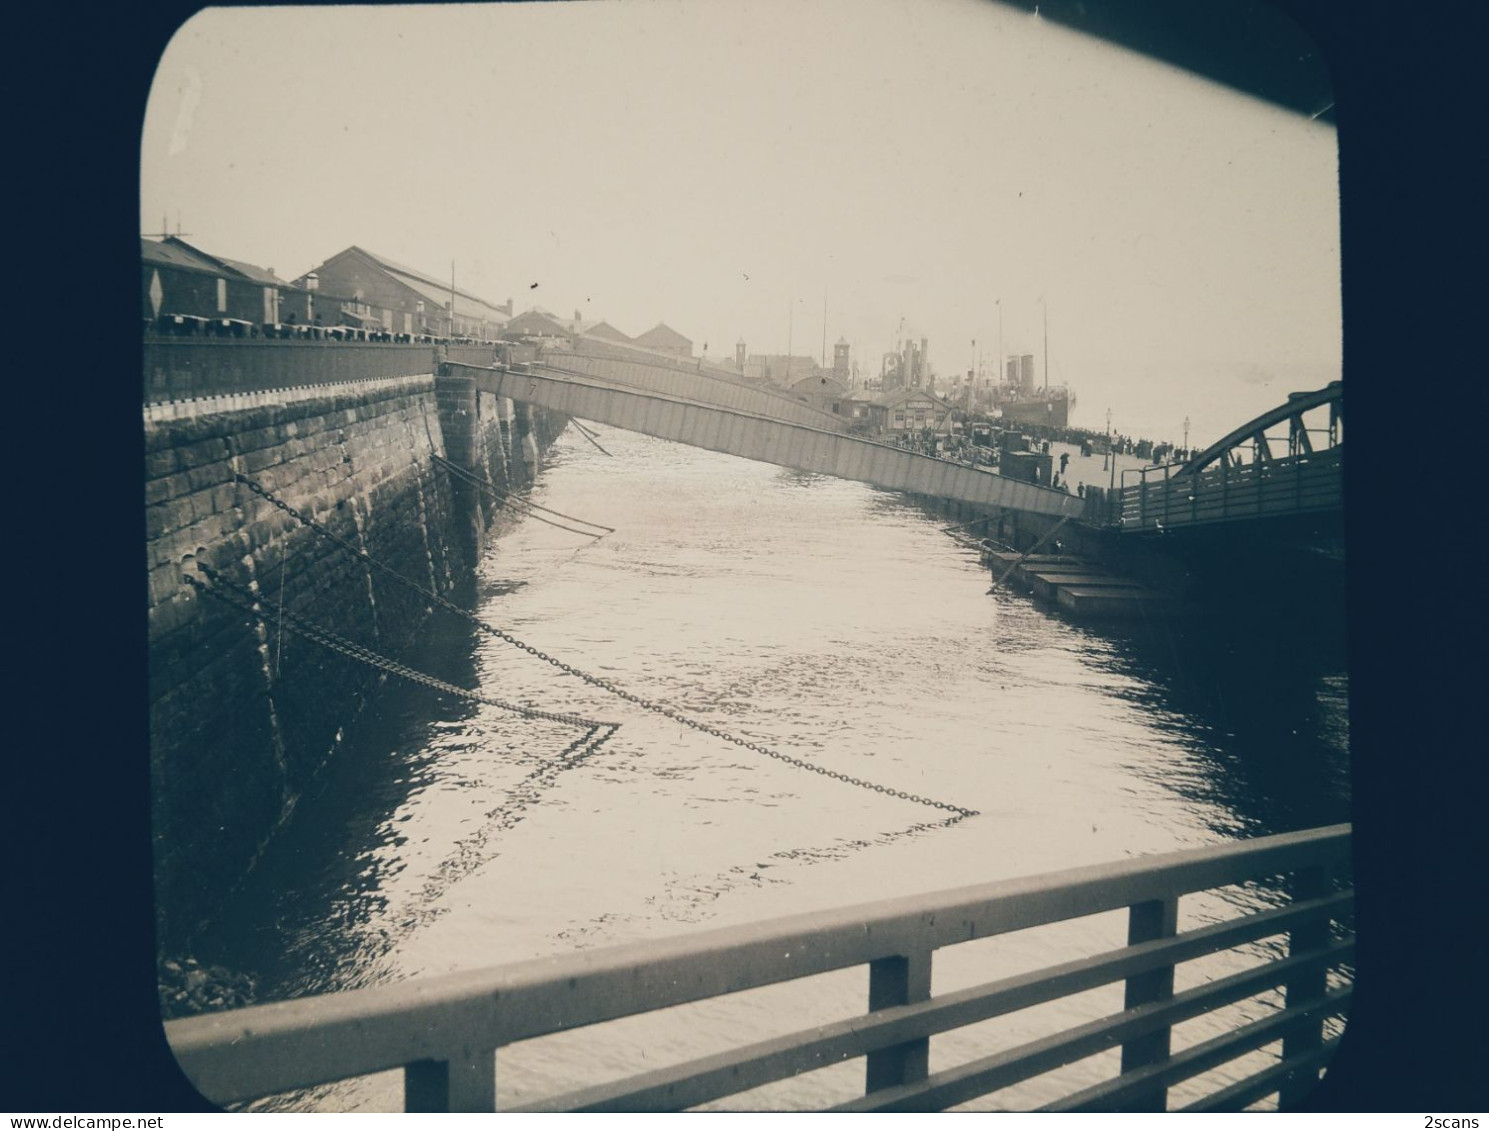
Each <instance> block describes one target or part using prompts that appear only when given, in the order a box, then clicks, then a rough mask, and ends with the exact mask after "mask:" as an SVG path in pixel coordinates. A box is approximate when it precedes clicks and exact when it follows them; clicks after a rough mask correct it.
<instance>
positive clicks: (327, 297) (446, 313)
mask: <svg viewBox="0 0 1489 1131" xmlns="http://www.w3.org/2000/svg"><path fill="white" fill-rule="evenodd" d="M311 276H315V287H316V289H315V311H316V314H317V315H319V316H320V319H321V321H322V322H324V323H325V324H326V325H328V326H329V325H338V324H339V325H347V326H359V327H363V328H366V329H381V330H386V331H388V332H390V333H394V334H429V335H432V336H433V337H437V338H452V337H453V338H474V339H476V340H477V341H495V340H496V339H497V337H498V336H499V335H500V334H501V331H502V328H503V327H504V326H505V325H506V324H507V322H508V321H510V320H511V317H512V300H511V299H508V300H507V301H506V302H505V303H503V304H501V305H497V304H496V303H493V302H490V301H488V300H486V299H484V298H481V297H480V296H478V295H474V294H471V293H470V292H469V291H464V290H460V289H459V288H458V287H453V286H452V285H451V280H448V279H446V280H440V279H436V278H434V277H433V276H431V275H425V274H424V273H423V272H421V271H415V270H414V269H413V268H412V267H404V266H402V265H401V264H398V263H394V262H393V261H392V260H390V259H387V258H385V257H383V256H381V255H376V254H374V253H373V252H370V251H368V250H366V249H365V248H360V247H355V246H354V247H349V248H347V249H346V250H345V251H343V252H339V253H338V254H336V255H333V256H332V257H331V258H330V259H328V260H326V261H325V262H324V263H322V264H321V265H320V266H319V267H316V268H315V269H314V270H312V271H307V272H306V273H305V274H304V275H302V276H301V277H300V278H299V279H297V280H295V282H296V283H297V284H298V285H300V286H302V287H305V286H308V285H309V282H310V279H311Z"/></svg>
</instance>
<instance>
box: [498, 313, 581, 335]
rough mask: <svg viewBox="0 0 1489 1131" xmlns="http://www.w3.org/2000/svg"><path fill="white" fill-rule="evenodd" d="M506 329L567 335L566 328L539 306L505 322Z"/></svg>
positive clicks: (567, 329)
mask: <svg viewBox="0 0 1489 1131" xmlns="http://www.w3.org/2000/svg"><path fill="white" fill-rule="evenodd" d="M507 329H509V330H522V331H527V332H538V333H545V334H567V333H569V328H568V326H566V325H565V324H564V323H563V322H561V321H560V320H559V319H557V318H555V317H554V316H553V315H552V314H549V313H548V311H546V310H544V309H543V308H542V307H539V306H535V307H533V308H532V309H531V310H524V311H523V312H522V313H521V314H519V315H517V316H516V317H515V318H511V319H509V320H508V321H507Z"/></svg>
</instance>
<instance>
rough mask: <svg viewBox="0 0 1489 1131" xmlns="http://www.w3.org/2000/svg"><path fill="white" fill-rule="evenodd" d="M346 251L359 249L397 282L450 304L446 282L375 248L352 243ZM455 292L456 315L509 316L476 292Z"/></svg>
mask: <svg viewBox="0 0 1489 1131" xmlns="http://www.w3.org/2000/svg"><path fill="white" fill-rule="evenodd" d="M348 250H350V251H355V252H359V253H361V254H362V255H365V256H366V257H367V258H368V259H370V260H372V261H373V262H374V263H376V264H377V265H378V266H379V267H381V268H382V269H383V270H384V271H387V272H388V273H389V274H391V275H396V276H398V281H399V282H401V283H403V284H404V285H405V286H407V287H409V288H410V289H411V290H414V291H417V292H418V293H419V294H421V295H423V296H424V297H425V298H426V299H428V300H429V301H431V302H433V303H435V304H437V305H438V306H440V307H442V308H444V307H448V306H449V305H450V291H451V289H452V288H451V286H450V284H449V283H447V282H443V283H442V282H440V280H438V279H436V278H434V277H433V276H431V275H426V274H424V273H423V272H422V271H415V270H414V269H413V268H412V267H405V266H403V264H401V263H394V262H393V261H392V260H391V259H388V258H386V257H385V256H381V255H378V254H377V252H375V251H368V250H367V249H366V248H365V247H358V246H356V245H353V246H352V247H351V248H349V249H348ZM453 290H454V292H455V314H456V316H457V317H461V316H464V317H467V318H469V317H473V316H474V317H478V318H482V319H484V320H485V321H487V322H505V321H507V319H509V318H510V317H511V315H510V314H508V313H507V312H506V311H505V310H502V309H500V308H499V307H498V306H497V305H496V304H495V303H491V302H487V301H486V300H485V299H483V298H481V297H480V296H479V295H473V294H471V293H470V292H469V291H462V290H461V289H460V288H459V287H455V288H453Z"/></svg>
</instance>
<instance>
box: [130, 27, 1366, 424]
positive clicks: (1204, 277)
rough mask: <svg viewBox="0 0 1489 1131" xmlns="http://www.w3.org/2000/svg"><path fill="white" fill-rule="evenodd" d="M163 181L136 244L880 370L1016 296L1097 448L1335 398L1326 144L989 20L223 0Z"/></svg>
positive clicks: (1018, 339)
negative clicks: (423, 281) (226, 3)
mask: <svg viewBox="0 0 1489 1131" xmlns="http://www.w3.org/2000/svg"><path fill="white" fill-rule="evenodd" d="M141 160H142V165H141V214H140V223H141V229H140V230H141V232H156V231H159V230H160V225H161V222H162V217H164V218H165V221H166V223H167V224H168V225H169V227H170V228H171V229H172V230H174V229H175V227H176V225H177V223H178V222H179V224H180V226H181V228H182V230H183V231H184V232H185V233H187V234H188V239H189V240H190V242H191V243H193V244H194V245H196V246H198V247H201V248H202V249H204V250H206V251H209V252H212V253H214V254H219V255H224V256H229V257H231V258H234V259H239V260H246V261H248V262H251V263H255V264H258V265H260V266H265V267H273V268H274V269H275V270H276V272H277V273H278V274H279V275H280V276H281V277H284V278H286V279H290V278H294V277H296V276H297V275H300V274H302V273H303V272H305V271H307V270H309V269H310V268H311V267H313V266H315V265H316V264H318V263H320V262H321V261H322V260H324V259H326V258H328V257H329V256H331V255H333V254H335V253H336V252H338V251H341V250H342V249H344V248H345V247H347V246H349V245H352V244H357V245H360V246H363V247H366V248H367V249H369V250H371V251H374V252H376V253H378V254H381V255H385V256H387V257H389V258H390V259H392V260H395V261H398V262H401V263H405V264H408V265H409V266H411V267H415V268H417V269H419V270H421V271H424V272H427V273H428V274H430V275H433V276H435V277H437V278H439V277H445V276H447V275H448V274H449V271H450V266H451V261H452V260H453V262H454V270H455V277H456V283H457V285H458V286H459V287H460V289H462V290H469V291H471V292H473V293H475V294H478V295H481V296H483V297H485V298H487V299H490V300H493V301H495V302H502V301H505V300H506V299H507V298H509V297H510V298H512V299H513V300H514V301H515V309H516V310H517V311H519V312H520V311H522V310H525V309H527V308H529V307H531V306H533V305H541V306H543V307H545V308H547V309H549V310H552V311H554V312H555V313H557V314H560V315H562V316H564V317H568V316H570V315H572V314H573V312H574V311H575V310H578V311H580V312H582V315H583V316H584V317H585V318H593V319H599V318H603V319H605V320H606V321H608V322H610V323H611V324H612V325H614V326H617V327H619V328H620V329H622V330H623V331H625V332H626V333H628V334H639V333H641V332H643V331H645V330H647V329H649V328H650V327H651V326H654V325H655V324H656V323H657V322H658V321H665V322H666V323H667V324H668V325H669V326H671V327H673V328H674V329H676V330H678V331H680V332H681V333H683V334H686V335H687V336H688V337H690V338H692V339H693V341H694V343H695V348H696V349H697V350H699V351H702V349H703V348H704V345H705V343H706V344H707V349H708V352H709V354H710V355H711V356H714V357H732V355H733V352H734V343H735V341H736V340H737V339H739V338H743V339H744V340H745V342H746V343H747V346H748V348H749V351H750V352H751V353H775V354H784V353H786V352H788V345H789V350H790V352H792V353H794V354H798V355H810V356H813V357H818V356H820V355H821V353H822V346H823V338H824V331H825V338H826V346H827V351H826V352H827V359H828V361H829V363H830V361H831V352H832V344H833V343H834V342H835V341H837V339H838V338H839V337H843V338H846V339H847V340H848V341H849V342H850V343H852V345H853V355H854V357H855V358H856V359H857V360H858V361H859V363H860V366H861V367H862V369H863V371H864V372H865V373H877V372H878V366H879V358H880V355H881V354H882V353H883V352H885V351H887V350H890V349H893V348H894V345H895V341H896V338H897V336H898V333H899V331H900V327H901V325H902V320H903V326H904V332H905V334H906V336H913V337H915V338H917V339H918V338H920V337H922V336H924V337H926V338H928V339H929V344H930V348H929V357H930V361H931V364H932V366H933V367H934V368H935V370H936V371H937V373H938V374H939V375H941V378H942V379H945V378H947V377H949V376H950V375H951V374H952V373H953V372H956V371H965V370H966V369H968V368H971V367H973V366H975V365H976V363H977V360H978V356H979V354H980V355H981V357H982V360H983V363H984V365H985V366H987V367H988V368H989V369H991V367H992V366H994V365H995V364H996V359H997V356H998V354H999V352H1000V350H999V313H1000V308H1001V312H1002V323H1003V332H1002V347H1003V348H1002V351H1001V352H1003V353H1033V354H1034V355H1035V357H1036V370H1037V372H1038V373H1039V374H1040V375H1041V377H1042V375H1043V372H1044V368H1045V357H1044V348H1043V324H1044V320H1045V317H1046V311H1047V317H1048V327H1049V347H1050V348H1049V359H1048V367H1049V374H1050V381H1051V382H1052V383H1062V382H1065V383H1069V384H1070V385H1072V386H1073V387H1074V389H1075V390H1076V393H1077V396H1078V398H1079V399H1078V404H1077V409H1076V412H1075V417H1074V422H1075V423H1077V424H1080V425H1082V426H1085V427H1092V428H1101V427H1104V424H1105V415H1106V409H1107V408H1108V407H1110V408H1111V409H1112V417H1113V426H1114V427H1115V428H1117V429H1118V430H1120V431H1124V432H1127V433H1129V434H1137V435H1149V436H1153V437H1154V438H1167V439H1178V438H1179V436H1180V434H1181V431H1182V428H1181V424H1180V422H1181V421H1182V420H1183V419H1184V418H1185V417H1186V416H1188V417H1190V418H1192V420H1193V428H1192V431H1191V439H1192V440H1194V441H1196V442H1205V441H1206V440H1208V439H1214V438H1216V437H1217V436H1218V435H1219V434H1220V433H1221V432H1223V431H1225V430H1226V429H1228V428H1229V427H1231V426H1233V425H1235V424H1238V423H1240V422H1241V421H1242V420H1244V419H1246V418H1247V417H1248V416H1249V415H1254V414H1255V413H1256V412H1260V411H1262V410H1264V409H1266V408H1268V407H1271V406H1272V405H1274V404H1276V403H1278V402H1279V401H1281V400H1282V399H1283V398H1284V397H1285V396H1286V394H1287V393H1288V392H1291V391H1294V390H1297V389H1303V388H1316V387H1318V386H1319V385H1321V384H1323V383H1325V382H1326V381H1328V380H1333V379H1337V378H1338V376H1339V369H1340V361H1341V345H1340V299H1339V250H1338V230H1339V203H1338V189H1337V186H1338V181H1337V152H1336V144H1335V133H1334V130H1333V128H1332V127H1331V126H1329V125H1326V124H1323V123H1320V122H1311V121H1309V120H1307V119H1306V118H1304V117H1302V116H1300V115H1297V114H1293V113H1291V112H1288V111H1285V110H1281V109H1279V108H1277V107H1274V106H1271V105H1269V104H1266V103H1263V102H1260V101H1257V100H1254V99H1251V98H1249V97H1247V96H1244V95H1241V94H1238V93H1236V92H1235V91H1232V90H1230V89H1227V88H1224V87H1220V86H1217V85H1215V84H1212V83H1209V82H1207V81H1204V80H1201V79H1199V78H1196V77H1194V76H1191V75H1189V74H1186V73H1184V72H1182V71H1179V70H1176V69H1174V68H1172V67H1169V66H1166V65H1163V64H1160V63H1157V62H1154V61H1152V60H1149V59H1147V58H1144V57H1142V56H1139V55H1134V54H1131V53H1129V52H1125V51H1123V50H1121V49H1118V48H1115V47H1112V46H1110V45H1108V44H1105V43H1103V42H1100V41H1097V40H1093V39H1089V38H1087V37H1084V36H1081V35H1079V34H1077V33H1074V32H1071V31H1068V30H1066V29H1063V28H1060V27H1057V26H1054V25H1051V24H1049V23H1047V22H1045V21H1042V20H1040V19H1039V18H1038V17H1037V16H1031V15H1029V14H1027V13H1024V12H1022V11H1020V10H1017V9H1012V8H1007V7H1004V6H1001V5H998V4H990V3H981V2H978V0H898V2H897V0H862V2H860V0H852V2H847V0H808V2H806V3H800V4H798V3H785V2H780V0H740V2H737V3H718V2H714V0H681V2H664V0H625V2H624V3H569V4H500V5H479V4H472V5H459V6H449V7H446V6H439V5H434V6H391V7H379V6H369V7H365V8H350V7H334V8H314V7H311V8H293V7H287V8H237V9H208V10H206V11H203V12H201V13H198V14H197V15H196V16H194V17H193V18H192V19H191V20H189V21H188V22H187V24H186V25H185V26H184V27H183V28H182V29H181V30H180V31H179V32H178V33H177V35H176V37H175V39H173V40H172V42H171V44H170V45H169V46H168V47H167V49H166V51H165V54H164V56H163V58H162V60H161V65H160V68H159V70H158V72H157V76H156V81H155V85H154V87H153V89H152V91H151V97H150V103H149V106H148V109H147V112H146V117H145V122H144V130H143V137H142V149H141ZM824 300H825V304H826V309H827V317H826V322H825V325H824V321H823V307H824ZM788 327H789V339H790V340H789V342H788ZM974 340H975V341H976V346H975V347H974V345H973V342H974Z"/></svg>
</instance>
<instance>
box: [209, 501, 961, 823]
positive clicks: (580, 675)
mask: <svg viewBox="0 0 1489 1131" xmlns="http://www.w3.org/2000/svg"><path fill="white" fill-rule="evenodd" d="M235 478H236V479H237V480H238V481H239V482H241V483H243V484H244V485H245V486H246V487H248V489H249V490H251V491H253V492H254V493H255V494H257V495H260V496H262V497H263V498H264V499H265V500H267V501H268V502H270V503H272V504H273V505H274V506H276V507H278V508H279V509H280V510H282V511H284V512H285V513H286V514H288V515H290V516H292V517H293V518H296V519H298V520H299V521H300V522H303V523H304V524H305V525H306V526H309V527H310V528H311V529H312V530H314V531H315V532H316V533H318V534H320V535H322V536H324V537H326V538H329V539H330V540H331V541H333V542H335V543H336V544H337V545H339V546H340V547H341V548H342V549H344V550H346V551H347V552H348V553H350V554H353V555H355V556H356V557H358V558H360V559H361V560H362V561H364V562H367V563H368V564H369V565H371V566H374V567H375V568H377V569H380V570H382V571H383V572H385V573H387V574H388V575H389V576H391V577H393V578H396V579H397V580H398V581H400V582H402V583H403V584H404V585H407V586H409V587H410V588H412V589H414V590H415V591H416V592H418V593H420V594H422V595H423V596H425V597H427V598H428V599H430V600H432V601H434V602H435V603H437V604H438V605H439V606H440V607H441V608H443V609H446V610H448V611H450V612H452V613H455V614H456V615H457V616H460V617H463V618H464V619H465V620H467V621H469V622H470V623H471V624H473V625H475V626H476V627H477V628H479V629H480V630H481V631H483V632H486V633H488V634H490V635H492V636H495V637H496V638H497V639H498V640H501V641H503V642H505V643H507V644H510V645H512V646H513V647H514V648H520V649H521V650H522V651H524V652H526V653H528V655H530V656H534V657H536V658H537V659H539V660H542V661H543V662H544V663H545V664H550V665H552V666H553V667H555V668H557V669H558V670H559V671H561V672H563V673H565V674H566V675H572V676H574V677H576V678H577V679H580V680H583V681H584V682H585V683H587V684H589V685H590V686H591V687H597V688H599V689H600V690H601V691H608V692H609V693H610V694H611V695H615V696H618V697H620V698H621V699H624V700H626V702H628V703H634V704H635V705H636V706H638V707H642V708H644V709H645V710H648V711H653V712H655V713H656V714H659V715H664V716H665V717H667V718H669V719H671V720H672V721H673V722H677V723H681V724H682V725H683V726H686V727H691V728H692V729H693V730H696V731H699V732H701V733H703V734H707V735H712V736H713V737H714V738H718V739H722V740H723V741H725V742H728V743H732V744H733V745H735V746H739V747H742V748H744V749H745V750H750V751H753V752H754V753H756V754H764V755H765V756H766V757H767V758H774V759H775V760H776V761H778V762H785V763H786V764H787V765H789V766H795V767H797V768H798V769H802V770H810V771H811V772H812V773H814V774H821V775H822V776H823V777H828V778H833V779H835V780H836V781H841V782H846V783H847V784H849V785H856V786H859V787H860V788H862V789H868V790H873V791H874V792H875V793H882V794H885V795H886V796H889V797H897V798H900V799H901V800H904V801H913V802H915V803H916V804H917V805H929V806H930V807H931V808H933V809H943V810H945V811H946V812H948V813H955V814H957V816H958V817H959V818H960V817H976V816H978V815H979V814H978V811H977V810H976V809H967V808H964V807H963V806H961V805H952V804H951V803H950V802H946V801H935V800H933V799H931V798H929V797H922V796H921V795H920V794H918V793H907V792H905V791H904V790H897V789H890V788H889V787H888V786H884V785H878V784H876V783H875V782H871V781H865V780H864V779H863V778H856V777H853V776H852V775H850V774H844V773H840V772H838V771H837V770H830V769H828V768H826V767H825V766H819V765H817V764H815V763H813V762H807V761H804V760H803V759H801V758H794V757H792V756H791V755H789V754H782V753H781V752H780V751H778V750H772V749H770V748H769V747H767V746H762V745H760V744H759V743H758V742H751V741H749V740H748V739H744V738H738V737H736V736H734V735H732V734H729V733H728V732H726V731H722V730H720V729H719V728H718V727H715V726H710V725H709V724H708V723H704V722H699V721H698V720H697V719H690V718H688V717H687V716H686V715H683V714H681V713H680V712H678V711H676V710H674V709H673V708H671V707H668V706H667V705H666V704H664V703H659V702H656V701H654V700H650V699H644V698H642V697H641V696H639V695H635V694H633V693H631V692H629V691H627V690H625V689H624V688H622V687H617V686H616V685H615V684H613V683H611V682H610V681H609V680H607V679H602V678H601V677H600V676H597V675H591V674H590V673H588V672H585V671H581V670H580V669H579V668H576V667H574V666H573V665H572V664H566V663H564V662H563V661H562V660H559V659H556V658H555V657H553V656H550V655H548V653H547V652H544V651H541V650H540V649H537V648H534V647H533V646H532V645H531V644H527V643H525V642H524V641H521V640H518V639H517V637H515V636H512V635H511V634H510V633H507V632H503V631H502V630H501V629H499V628H497V627H496V626H495V625H491V624H487V623H486V622H485V621H483V620H481V619H480V618H479V617H477V616H476V615H475V614H473V613H471V612H468V611H467V610H465V609H462V608H461V607H460V606H459V605H457V604H455V603H454V602H453V601H449V600H446V599H445V598H444V597H442V596H441V595H439V594H438V593H435V592H433V591H431V590H429V589H425V588H424V587H423V586H422V585H420V584H419V583H418V582H417V581H414V580H413V579H412V578H408V577H405V576H404V575H403V574H401V573H399V572H398V571H397V570H395V569H393V568H392V567H391V566H388V565H385V564H384V563H382V562H379V561H377V560H376V559H375V558H373V557H372V556H370V555H369V554H366V553H364V552H363V551H362V550H360V549H358V548H357V547H356V546H353V545H352V544H351V543H349V542H347V541H346V540H345V539H343V538H340V537H338V536H337V535H335V534H333V533H332V532H331V531H330V530H328V529H327V528H326V527H325V526H323V525H321V523H319V522H317V521H316V520H315V519H313V518H309V517H308V516H306V515H303V514H301V513H300V512H299V511H298V510H296V509H295V508H294V507H292V506H290V505H289V504H288V503H286V502H283V501H282V500H280V499H278V498H276V497H275V496H274V495H272V494H270V493H269V491H268V490H267V489H266V488H264V487H262V486H260V485H259V484H258V483H255V482H254V481H253V480H251V479H249V478H248V477H247V476H245V475H243V474H241V473H239V474H238V475H236V476H235Z"/></svg>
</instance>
